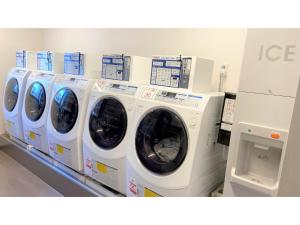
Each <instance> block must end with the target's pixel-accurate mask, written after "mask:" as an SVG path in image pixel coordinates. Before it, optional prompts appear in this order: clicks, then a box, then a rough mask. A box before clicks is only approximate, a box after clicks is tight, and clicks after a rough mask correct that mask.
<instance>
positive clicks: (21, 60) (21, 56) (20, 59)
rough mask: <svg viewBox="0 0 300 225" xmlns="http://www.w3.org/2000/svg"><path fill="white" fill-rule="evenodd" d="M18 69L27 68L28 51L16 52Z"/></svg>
mask: <svg viewBox="0 0 300 225" xmlns="http://www.w3.org/2000/svg"><path fill="white" fill-rule="evenodd" d="M16 67H20V68H26V51H24V50H18V51H16Z"/></svg>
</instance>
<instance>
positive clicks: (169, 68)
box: [150, 57, 192, 88]
mask: <svg viewBox="0 0 300 225" xmlns="http://www.w3.org/2000/svg"><path fill="white" fill-rule="evenodd" d="M191 65H192V58H181V57H155V58H153V59H152V69H151V80H150V83H151V84H153V85H159V86H167V87H173V88H188V84H189V77H190V72H191Z"/></svg>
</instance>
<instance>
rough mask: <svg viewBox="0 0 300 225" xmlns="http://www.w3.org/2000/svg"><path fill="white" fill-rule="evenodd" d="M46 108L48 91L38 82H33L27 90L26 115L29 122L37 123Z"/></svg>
mask: <svg viewBox="0 0 300 225" xmlns="http://www.w3.org/2000/svg"><path fill="white" fill-rule="evenodd" d="M45 106H46V91H45V88H44V86H43V85H42V84H41V83H40V82H38V81H35V82H33V83H32V84H31V85H30V87H29V88H28V90H27V93H26V96H25V113H26V116H27V118H28V119H29V120H31V121H33V122H34V121H37V120H39V119H40V118H41V116H42V115H43V113H44V110H45Z"/></svg>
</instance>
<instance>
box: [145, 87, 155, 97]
mask: <svg viewBox="0 0 300 225" xmlns="http://www.w3.org/2000/svg"><path fill="white" fill-rule="evenodd" d="M156 92H157V90H156V89H154V88H145V89H144V90H143V92H142V98H146V99H152V98H153V97H154V96H155V94H156Z"/></svg>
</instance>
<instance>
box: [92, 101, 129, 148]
mask: <svg viewBox="0 0 300 225" xmlns="http://www.w3.org/2000/svg"><path fill="white" fill-rule="evenodd" d="M126 129H127V115H126V111H125V108H124V106H123V105H122V103H121V102H119V101H118V100H117V99H115V98H111V97H110V98H104V99H100V100H99V101H98V102H97V103H96V105H95V107H94V109H93V110H92V112H91V115H90V120H89V130H90V135H91V138H92V140H93V141H94V142H95V144H96V145H97V146H99V147H100V148H102V149H105V150H110V149H113V148H115V147H116V146H117V145H118V144H120V143H121V141H122V140H123V138H124V136H125V134H126Z"/></svg>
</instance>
